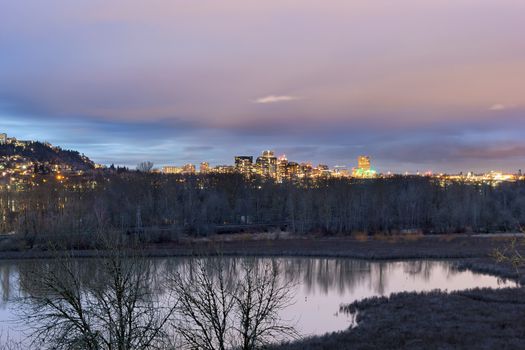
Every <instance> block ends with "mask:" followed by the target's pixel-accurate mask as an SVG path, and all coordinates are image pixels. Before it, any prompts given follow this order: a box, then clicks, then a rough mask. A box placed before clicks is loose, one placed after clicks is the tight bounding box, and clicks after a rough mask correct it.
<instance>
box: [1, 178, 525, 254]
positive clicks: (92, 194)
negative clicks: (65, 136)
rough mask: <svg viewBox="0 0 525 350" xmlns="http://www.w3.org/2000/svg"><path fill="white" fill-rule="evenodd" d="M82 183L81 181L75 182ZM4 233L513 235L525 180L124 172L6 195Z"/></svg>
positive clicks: (524, 202)
mask: <svg viewBox="0 0 525 350" xmlns="http://www.w3.org/2000/svg"><path fill="white" fill-rule="evenodd" d="M74 181H77V183H74ZM0 219H1V220H0V232H1V233H17V234H19V235H21V236H24V237H26V238H27V241H28V243H29V245H30V246H31V245H32V244H33V243H34V241H35V240H36V239H37V238H38V237H39V235H40V236H46V237H47V236H50V235H75V234H80V235H82V234H95V233H107V232H116V233H119V234H122V235H129V236H133V235H138V236H140V237H142V238H143V239H149V240H166V239H171V238H173V237H175V236H177V235H180V234H188V235H195V236H199V235H200V236H202V235H209V234H214V233H218V232H241V231H245V232H257V231H261V230H285V231H289V232H294V233H297V234H308V233H324V234H352V233H355V232H362V233H368V234H374V233H388V234H395V233H399V232H408V231H420V232H423V233H436V234H438V233H459V232H507V231H516V230H518V229H519V228H520V227H521V226H522V225H523V224H524V223H525V182H523V181H521V182H513V183H510V182H509V183H501V184H499V185H497V186H493V185H490V184H472V183H463V182H449V183H443V182H440V181H438V180H437V179H433V178H426V177H403V176H399V177H393V178H387V179H372V180H357V179H334V178H320V179H304V180H300V181H294V182H284V183H276V182H274V181H272V180H269V179H265V178H252V179H246V178H244V177H243V176H242V175H240V174H207V175H163V174H155V173H147V172H138V171H137V172H122V173H113V174H99V175H93V176H92V177H90V178H89V179H86V178H82V179H77V180H74V179H73V180H70V182H69V184H67V185H64V184H61V183H58V182H55V181H48V182H45V183H40V185H39V186H35V187H33V188H31V189H30V190H27V191H21V192H17V191H10V190H7V189H4V190H2V191H1V193H0Z"/></svg>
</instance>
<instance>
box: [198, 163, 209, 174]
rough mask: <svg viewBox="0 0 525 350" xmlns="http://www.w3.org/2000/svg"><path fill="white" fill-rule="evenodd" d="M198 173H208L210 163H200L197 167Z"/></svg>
mask: <svg viewBox="0 0 525 350" xmlns="http://www.w3.org/2000/svg"><path fill="white" fill-rule="evenodd" d="M199 172H200V173H201V174H207V173H209V172H210V163H208V162H202V163H201V165H200V167H199Z"/></svg>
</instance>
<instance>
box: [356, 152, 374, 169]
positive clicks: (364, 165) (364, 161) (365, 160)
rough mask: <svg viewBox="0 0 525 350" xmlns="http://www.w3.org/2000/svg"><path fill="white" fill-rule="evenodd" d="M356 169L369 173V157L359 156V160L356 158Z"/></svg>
mask: <svg viewBox="0 0 525 350" xmlns="http://www.w3.org/2000/svg"><path fill="white" fill-rule="evenodd" d="M357 167H358V168H359V169H361V170H363V171H369V170H370V169H371V166H370V157H369V156H359V158H357Z"/></svg>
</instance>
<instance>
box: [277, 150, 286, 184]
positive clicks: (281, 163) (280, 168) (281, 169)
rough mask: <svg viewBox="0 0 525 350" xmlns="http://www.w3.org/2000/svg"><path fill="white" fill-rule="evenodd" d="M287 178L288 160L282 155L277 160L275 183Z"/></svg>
mask: <svg viewBox="0 0 525 350" xmlns="http://www.w3.org/2000/svg"><path fill="white" fill-rule="evenodd" d="M287 177H288V159H287V158H286V155H284V154H283V155H282V156H280V157H279V159H278V160H277V181H278V182H282V181H283V180H284V179H286V178H287Z"/></svg>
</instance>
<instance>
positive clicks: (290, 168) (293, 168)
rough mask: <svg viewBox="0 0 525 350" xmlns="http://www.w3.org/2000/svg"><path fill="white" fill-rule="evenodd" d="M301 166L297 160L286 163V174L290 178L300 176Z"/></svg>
mask: <svg viewBox="0 0 525 350" xmlns="http://www.w3.org/2000/svg"><path fill="white" fill-rule="evenodd" d="M300 172H301V167H300V166H299V164H298V163H296V162H288V164H287V165H286V176H287V177H288V178H290V179H292V178H297V177H299V174H300Z"/></svg>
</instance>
